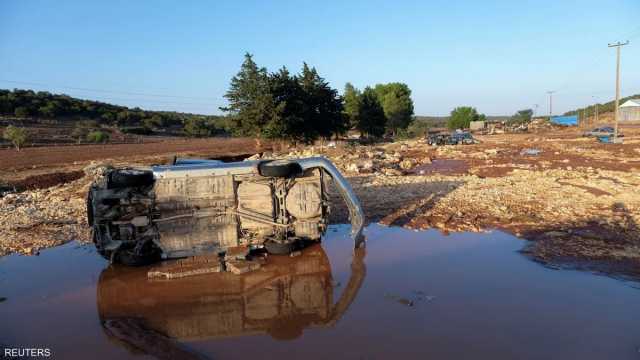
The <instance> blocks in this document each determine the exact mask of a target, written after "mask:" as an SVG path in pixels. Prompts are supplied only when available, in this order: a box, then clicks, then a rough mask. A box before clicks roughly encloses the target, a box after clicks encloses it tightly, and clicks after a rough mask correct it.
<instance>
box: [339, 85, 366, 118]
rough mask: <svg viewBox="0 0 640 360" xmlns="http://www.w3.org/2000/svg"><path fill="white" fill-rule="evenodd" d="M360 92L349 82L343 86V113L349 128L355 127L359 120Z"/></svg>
mask: <svg viewBox="0 0 640 360" xmlns="http://www.w3.org/2000/svg"><path fill="white" fill-rule="evenodd" d="M361 96H362V93H361V92H360V90H358V89H357V88H355V87H354V86H353V85H352V84H351V83H347V84H346V85H345V86H344V96H343V98H344V115H345V118H346V120H347V124H348V127H349V128H355V127H356V126H357V124H358V122H359V121H360V101H361V98H360V97H361Z"/></svg>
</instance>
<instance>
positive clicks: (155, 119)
mask: <svg viewBox="0 0 640 360" xmlns="http://www.w3.org/2000/svg"><path fill="white" fill-rule="evenodd" d="M142 125H143V126H144V127H146V128H149V129H154V128H159V127H162V125H163V121H162V117H161V116H160V115H158V114H153V115H152V116H151V117H149V118H145V119H143V120H142Z"/></svg>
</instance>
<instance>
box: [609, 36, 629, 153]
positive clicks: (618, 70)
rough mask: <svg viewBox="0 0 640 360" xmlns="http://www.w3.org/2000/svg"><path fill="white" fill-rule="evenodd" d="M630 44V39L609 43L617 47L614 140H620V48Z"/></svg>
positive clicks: (610, 45)
mask: <svg viewBox="0 0 640 360" xmlns="http://www.w3.org/2000/svg"><path fill="white" fill-rule="evenodd" d="M627 44H629V40H627V41H625V42H623V43H621V42H620V41H618V42H617V43H615V44H608V46H609V47H614V48H616V109H615V113H614V114H613V117H614V119H615V126H614V128H613V129H614V130H613V142H614V143H616V142H618V111H619V109H618V106H619V105H620V48H621V47H623V46H625V45H627Z"/></svg>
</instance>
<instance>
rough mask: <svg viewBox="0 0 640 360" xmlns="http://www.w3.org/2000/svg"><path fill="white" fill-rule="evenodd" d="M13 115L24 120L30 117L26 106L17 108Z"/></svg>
mask: <svg viewBox="0 0 640 360" xmlns="http://www.w3.org/2000/svg"><path fill="white" fill-rule="evenodd" d="M13 114H14V115H15V116H17V117H19V118H26V117H28V116H29V115H31V111H30V110H29V108H28V107H26V106H18V107H16V108H15V110H14V111H13Z"/></svg>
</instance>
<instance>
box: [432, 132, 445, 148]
mask: <svg viewBox="0 0 640 360" xmlns="http://www.w3.org/2000/svg"><path fill="white" fill-rule="evenodd" d="M449 137H450V135H449V134H442V133H439V134H431V135H429V136H427V144H429V145H432V146H437V145H447V143H448V139H449Z"/></svg>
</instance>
